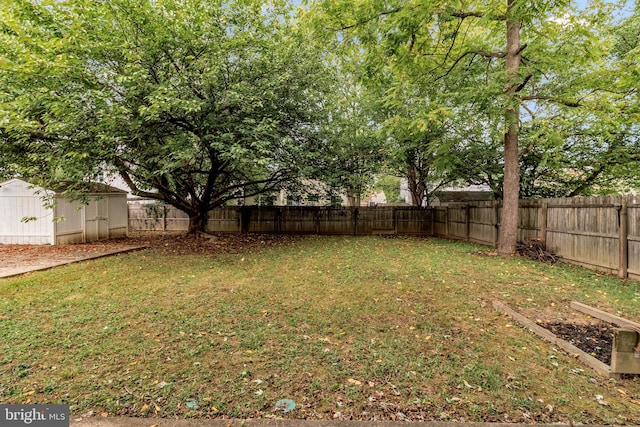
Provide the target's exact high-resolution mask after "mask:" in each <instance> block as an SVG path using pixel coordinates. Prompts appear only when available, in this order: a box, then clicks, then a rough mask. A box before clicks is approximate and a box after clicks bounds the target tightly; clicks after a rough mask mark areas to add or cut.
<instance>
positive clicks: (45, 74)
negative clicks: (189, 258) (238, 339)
mask: <svg viewBox="0 0 640 427" xmlns="http://www.w3.org/2000/svg"><path fill="white" fill-rule="evenodd" d="M0 2H1V5H2V8H0V17H1V18H2V19H1V20H0V106H1V109H0V160H1V162H0V176H12V175H22V176H25V177H28V178H30V179H31V180H35V181H36V183H39V184H42V183H46V182H47V181H51V180H60V179H64V180H67V181H69V180H70V181H72V182H76V183H78V185H79V186H80V185H81V184H82V183H83V182H86V181H88V180H91V179H95V178H96V177H97V176H99V175H100V174H101V173H104V172H105V171H106V172H108V173H114V174H118V175H120V176H121V177H122V178H123V179H124V180H125V182H127V184H128V185H129V186H130V188H131V189H132V191H133V192H134V193H135V194H138V195H142V196H146V197H152V198H156V199H159V200H163V201H165V202H167V203H170V204H172V205H174V206H176V207H178V208H179V209H181V210H183V211H185V212H187V213H188V214H189V216H190V218H191V226H190V229H191V230H192V231H196V230H201V229H202V228H203V227H204V221H205V219H206V212H207V211H208V210H210V209H211V208H213V207H215V206H220V205H222V204H225V203H227V202H229V201H232V200H235V199H241V198H243V197H246V196H249V195H254V194H259V193H262V192H266V191H270V190H275V189H280V188H283V187H285V186H287V185H289V183H291V182H294V181H295V180H298V179H300V178H315V179H318V180H321V181H323V182H324V183H325V184H327V186H328V187H329V188H331V189H334V190H336V191H341V192H343V193H344V194H346V195H348V196H352V197H353V198H354V199H355V198H357V197H358V196H360V195H362V194H363V193H364V192H365V191H366V190H367V189H368V188H370V187H371V186H372V185H374V182H375V179H376V175H380V174H387V175H394V176H400V177H403V178H404V179H406V180H407V182H408V186H409V189H410V190H411V192H412V194H413V199H414V201H415V203H416V204H418V205H424V204H428V203H429V202H430V199H431V198H432V197H433V193H434V192H435V191H437V189H438V188H440V187H442V186H446V185H455V184H460V185H462V184H478V183H481V184H486V185H488V186H489V187H490V188H491V189H492V191H493V193H494V194H495V196H496V198H499V199H502V200H503V215H502V221H501V229H500V236H501V240H500V248H499V250H500V252H502V253H510V252H513V251H514V250H515V243H516V239H517V222H518V221H517V214H518V199H519V197H548V196H571V195H580V194H590V193H593V192H606V191H613V190H620V189H624V188H626V187H633V186H636V187H637V185H638V184H640V182H639V181H640V174H638V169H637V162H638V160H640V147H639V140H638V138H639V137H638V135H639V133H640V131H639V129H638V123H640V119H639V116H638V114H639V105H640V104H639V103H638V81H640V75H639V71H638V65H637V64H638V63H639V59H640V58H639V54H638V46H639V39H640V36H639V30H638V29H639V28H640V21H639V15H640V13H639V12H638V6H637V5H635V9H634V10H633V11H632V13H631V14H628V15H627V16H625V17H623V18H622V19H616V17H615V15H616V14H615V13H614V12H615V11H616V8H619V7H620V5H619V4H613V3H610V2H599V1H595V0H594V1H593V2H591V3H590V4H589V5H588V6H587V7H586V8H584V9H578V8H575V7H573V6H572V4H571V3H570V2H569V1H566V0H565V1H547V0H489V1H482V2H480V1H475V0H468V1H464V2H463V1H447V2H442V1H436V0H427V1H424V0H386V1H380V2H378V1H371V0H350V1H313V0H309V1H307V3H306V4H305V5H304V6H303V7H293V6H292V5H291V4H289V3H288V2H287V1H285V0H271V1H263V2H254V1H242V0H206V1H194V0H162V1H149V0H114V1H110V2H94V1H90V0H74V1H71V0H67V1H64V0H63V1H58V0H38V1H36V0H31V1H29V0H0Z"/></svg>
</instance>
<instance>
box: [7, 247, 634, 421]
mask: <svg viewBox="0 0 640 427" xmlns="http://www.w3.org/2000/svg"><path fill="white" fill-rule="evenodd" d="M483 251H484V249H483V248H482V247H478V246H473V245H466V244H461V243H453V242H446V241H441V240H428V239H417V238H416V239H413V238H409V239H403V238H398V239H383V238H377V237H359V238H355V237H309V238H308V239H302V240H300V241H297V242H295V243H292V244H290V245H288V246H282V247H278V248H271V249H263V250H252V251H246V252H243V253H239V254H234V255H229V254H217V255H216V254H212V255H210V256H206V255H190V256H171V255H167V254H160V253H159V252H154V251H151V250H149V251H141V252H135V253H130V254H126V255H121V256H117V257H111V258H104V259H100V260H95V261H91V262H85V263H81V264H75V265H70V266H66V267H60V268H56V269H53V270H50V271H48V272H41V273H33V274H29V275H26V276H22V277H18V278H14V279H5V280H1V281H0V337H1V341H0V402H1V403H26V402H30V403H68V404H70V405H71V409H72V412H73V413H76V414H84V413H87V412H89V411H93V413H96V414H100V413H103V414H108V415H133V416H180V417H269V416H285V417H292V418H354V419H404V417H406V418H409V419H437V420H440V419H442V420H461V419H464V420H467V421H543V422H555V421H564V422H569V421H571V422H583V423H638V422H640V413H639V411H640V381H638V380H637V379H634V380H622V381H620V382H617V383H616V382H612V381H609V380H607V379H604V378H602V377H599V376H597V374H595V373H593V372H591V371H589V369H588V368H586V367H584V366H582V365H581V364H580V363H579V362H578V361H576V360H575V359H574V358H572V357H570V356H567V355H564V354H563V353H561V352H558V351H556V350H555V349H553V348H552V346H549V345H548V344H546V343H544V342H542V341H541V340H540V339H538V338H537V337H535V336H533V335H531V334H530V333H528V332H527V331H525V330H524V329H521V328H519V327H517V325H514V324H513V322H511V321H510V319H507V318H504V317H502V316H501V315H500V314H499V313H497V312H495V311H494V310H493V309H492V306H491V302H492V301H493V300H501V301H503V302H505V303H507V304H509V305H511V306H512V307H513V308H515V309H517V310H520V311H522V312H524V313H527V314H528V315H530V316H562V317H566V316H575V315H576V314H575V313H573V312H571V310H570V309H569V308H568V302H569V301H571V300H573V299H577V300H579V301H581V302H584V303H586V304H592V305H596V306H599V307H602V308H606V309H609V310H611V311H614V312H616V313H618V314H620V315H623V316H626V317H630V318H636V319H637V318H638V317H640V313H639V312H638V307H640V304H638V297H639V295H640V294H639V293H640V289H639V287H638V284H637V283H635V282H627V283H624V282H622V281H620V280H619V279H616V278H613V277H609V276H601V275H597V274H596V273H594V272H591V271H588V270H583V269H579V268H576V267H571V266H567V265H559V266H549V265H544V264H538V263H534V262H531V261H527V260H524V259H521V258H513V259H504V258H500V257H494V256H487V254H486V253H484V252H483ZM596 395H602V396H603V397H604V400H605V401H606V402H607V403H608V406H605V405H601V404H599V403H598V401H597V400H596V399H595V396H596ZM284 398H287V399H292V400H294V401H295V402H296V409H295V410H293V411H292V412H289V413H288V414H284V415H283V414H280V413H278V412H277V411H275V410H274V406H275V403H276V402H277V401H278V400H280V399H284Z"/></svg>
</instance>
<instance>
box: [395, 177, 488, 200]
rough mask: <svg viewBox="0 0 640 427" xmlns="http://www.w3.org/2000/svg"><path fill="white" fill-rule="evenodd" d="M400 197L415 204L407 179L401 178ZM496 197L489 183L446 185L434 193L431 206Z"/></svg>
mask: <svg viewBox="0 0 640 427" xmlns="http://www.w3.org/2000/svg"><path fill="white" fill-rule="evenodd" d="M400 197H401V198H402V199H403V200H404V201H405V202H407V203H408V204H410V205H413V201H412V200H411V193H410V192H409V187H408V185H407V180H406V179H402V180H400ZM494 199H495V197H494V195H493V192H492V191H491V188H489V186H488V185H467V186H464V187H445V188H442V189H441V190H438V191H436V192H435V193H434V196H433V199H432V200H431V206H446V205H448V204H449V203H464V202H477V201H485V200H494Z"/></svg>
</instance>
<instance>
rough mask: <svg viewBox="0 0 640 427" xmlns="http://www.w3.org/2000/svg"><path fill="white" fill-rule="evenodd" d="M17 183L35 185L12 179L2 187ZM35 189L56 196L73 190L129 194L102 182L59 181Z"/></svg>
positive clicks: (1, 184) (82, 192)
mask: <svg viewBox="0 0 640 427" xmlns="http://www.w3.org/2000/svg"><path fill="white" fill-rule="evenodd" d="M16 182H23V183H25V184H28V185H34V184H32V183H30V182H29V181H26V180H24V179H22V178H12V179H10V180H7V181H3V182H0V187H2V186H4V185H8V184H10V183H16ZM34 187H38V188H42V189H44V190H49V191H53V192H55V193H56V194H62V193H64V192H65V191H69V190H73V189H76V190H78V192H79V193H81V194H127V192H126V191H124V190H121V189H119V188H116V187H113V186H111V185H108V184H104V183H102V182H86V183H75V182H71V181H58V182H54V183H51V184H50V185H48V186H47V187H40V186H36V185H34Z"/></svg>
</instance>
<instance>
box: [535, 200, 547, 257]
mask: <svg viewBox="0 0 640 427" xmlns="http://www.w3.org/2000/svg"><path fill="white" fill-rule="evenodd" d="M548 208H549V206H548V204H547V202H542V206H541V207H540V235H539V236H538V239H539V240H540V243H542V246H543V247H544V248H546V247H547V215H548V212H547V209H548Z"/></svg>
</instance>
